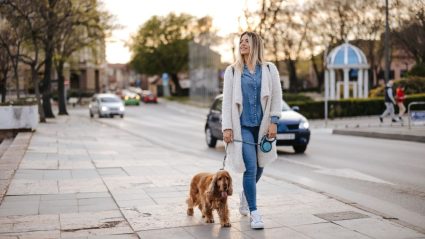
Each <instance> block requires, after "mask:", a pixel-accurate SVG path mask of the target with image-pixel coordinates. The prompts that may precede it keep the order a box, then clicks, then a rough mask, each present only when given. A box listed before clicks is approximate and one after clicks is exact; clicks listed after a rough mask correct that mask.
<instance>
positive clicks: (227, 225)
mask: <svg viewBox="0 0 425 239" xmlns="http://www.w3.org/2000/svg"><path fill="white" fill-rule="evenodd" d="M221 226H222V227H231V226H232V224H230V223H229V222H228V223H224V224H222V225H221Z"/></svg>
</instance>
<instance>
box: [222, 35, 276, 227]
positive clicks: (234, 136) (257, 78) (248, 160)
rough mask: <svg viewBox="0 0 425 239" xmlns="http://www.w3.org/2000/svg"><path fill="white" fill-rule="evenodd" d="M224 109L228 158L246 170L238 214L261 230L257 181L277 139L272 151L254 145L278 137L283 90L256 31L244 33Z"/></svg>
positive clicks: (273, 153) (229, 72) (226, 79)
mask: <svg viewBox="0 0 425 239" xmlns="http://www.w3.org/2000/svg"><path fill="white" fill-rule="evenodd" d="M222 109H223V110H222V130H223V140H224V142H225V143H226V144H227V148H226V154H227V159H228V162H229V164H230V165H231V166H232V167H233V169H235V171H237V172H241V173H242V172H243V180H242V186H243V191H242V192H241V193H240V195H239V196H240V207H239V212H240V213H241V214H242V215H244V216H247V215H248V214H250V219H251V228H253V229H262V228H264V222H263V219H262V216H261V214H260V212H259V210H258V209H257V186H256V183H257V182H258V181H259V180H260V177H261V174H262V173H263V169H264V166H265V165H266V164H269V163H271V162H272V161H274V160H275V159H276V158H277V151H276V141H274V142H273V143H272V146H271V151H269V152H264V151H262V150H261V148H259V145H255V144H254V143H258V142H259V141H260V140H261V139H262V138H263V136H267V137H268V138H269V139H272V138H274V139H275V137H276V133H277V123H278V121H279V117H280V114H281V112H282V90H281V84H280V78H279V72H278V70H277V68H276V66H275V65H274V64H273V63H270V62H265V61H264V46H263V40H262V39H261V37H260V36H259V35H258V34H257V33H255V32H244V33H242V35H241V36H240V40H239V54H238V59H237V60H236V62H235V63H234V64H232V65H230V66H228V67H227V69H226V71H225V73H224V88H223V105H222ZM241 141H242V142H241Z"/></svg>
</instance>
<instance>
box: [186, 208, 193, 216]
mask: <svg viewBox="0 0 425 239" xmlns="http://www.w3.org/2000/svg"><path fill="white" fill-rule="evenodd" d="M187 215H188V216H193V208H188V209H187Z"/></svg>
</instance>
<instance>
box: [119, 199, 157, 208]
mask: <svg viewBox="0 0 425 239" xmlns="http://www.w3.org/2000/svg"><path fill="white" fill-rule="evenodd" d="M117 203H118V206H119V207H120V208H126V209H133V208H139V207H149V206H153V205H158V204H157V203H156V202H155V201H153V200H152V199H143V200H140V199H137V200H119V201H117Z"/></svg>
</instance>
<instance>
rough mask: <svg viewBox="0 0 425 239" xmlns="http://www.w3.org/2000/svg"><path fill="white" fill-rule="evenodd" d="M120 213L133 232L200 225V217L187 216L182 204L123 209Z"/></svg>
mask: <svg viewBox="0 0 425 239" xmlns="http://www.w3.org/2000/svg"><path fill="white" fill-rule="evenodd" d="M121 211H122V213H123V214H124V216H125V218H126V219H127V221H128V222H129V223H130V225H131V227H132V228H133V229H134V230H135V231H141V230H151V229H161V228H172V227H183V226H193V225H199V224H202V222H201V218H200V217H197V216H193V217H189V216H187V215H186V207H185V205H182V204H181V205H155V206H144V207H137V208H132V209H127V208H123V209H122V210H121Z"/></svg>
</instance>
